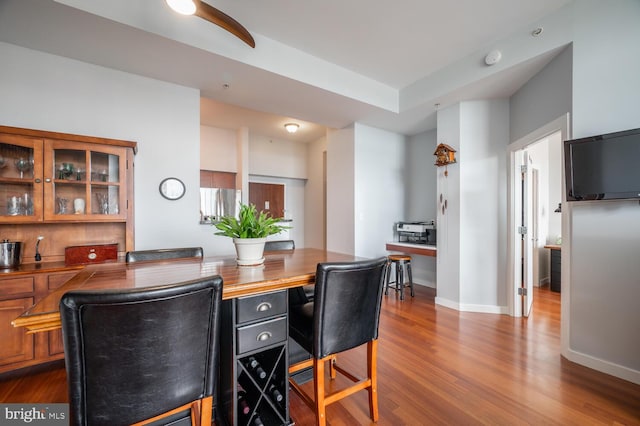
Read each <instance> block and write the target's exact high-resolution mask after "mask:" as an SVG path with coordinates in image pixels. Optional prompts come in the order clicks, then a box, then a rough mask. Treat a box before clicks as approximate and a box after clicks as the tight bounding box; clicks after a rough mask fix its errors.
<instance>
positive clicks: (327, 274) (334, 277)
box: [312, 257, 387, 358]
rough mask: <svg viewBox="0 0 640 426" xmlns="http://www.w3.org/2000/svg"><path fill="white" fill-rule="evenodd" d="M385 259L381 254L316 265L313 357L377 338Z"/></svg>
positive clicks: (349, 347)
mask: <svg viewBox="0 0 640 426" xmlns="http://www.w3.org/2000/svg"><path fill="white" fill-rule="evenodd" d="M386 262H387V259H386V258H385V257H382V258H379V259H374V260H365V261H358V262H348V263H321V264H319V265H318V268H317V271H316V284H315V293H314V299H313V302H312V303H313V305H314V313H313V318H314V325H313V327H314V341H313V353H312V355H313V356H315V357H316V358H324V357H325V356H327V355H330V354H335V353H338V352H342V351H345V350H347V349H351V348H354V347H356V346H360V345H362V344H364V343H366V342H368V341H371V340H373V339H377V338H378V323H379V322H380V305H381V303H382V292H383V284H384V280H383V277H384V268H385V264H386Z"/></svg>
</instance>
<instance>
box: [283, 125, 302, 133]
mask: <svg viewBox="0 0 640 426" xmlns="http://www.w3.org/2000/svg"><path fill="white" fill-rule="evenodd" d="M299 127H300V125H299V124H297V123H287V124H285V125H284V128H285V129H287V132H289V133H295V132H297V131H298V128H299Z"/></svg>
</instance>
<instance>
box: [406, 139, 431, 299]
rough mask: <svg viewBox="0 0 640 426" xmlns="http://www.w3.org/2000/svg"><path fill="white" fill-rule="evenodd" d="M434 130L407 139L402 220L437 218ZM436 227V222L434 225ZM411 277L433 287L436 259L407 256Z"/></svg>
mask: <svg viewBox="0 0 640 426" xmlns="http://www.w3.org/2000/svg"><path fill="white" fill-rule="evenodd" d="M436 145H437V132H436V130H435V129H434V130H429V131H427V132H423V133H420V134H417V135H414V136H410V137H409V138H408V139H407V144H406V154H405V159H404V163H405V171H406V173H405V191H404V193H405V201H404V203H405V216H404V218H403V220H407V221H423V220H431V219H436V217H437V210H438V209H437V204H438V203H437V196H436V193H437V185H436V178H437V172H438V170H437V167H436V166H435V165H434V163H435V156H434V155H433V152H434V151H435V150H436ZM436 226H437V224H436ZM411 269H412V271H413V280H414V282H415V283H417V284H423V285H427V286H429V287H436V258H435V257H431V256H417V255H414V256H412V258H411Z"/></svg>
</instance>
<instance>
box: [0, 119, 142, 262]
mask: <svg viewBox="0 0 640 426" xmlns="http://www.w3.org/2000/svg"><path fill="white" fill-rule="evenodd" d="M136 147H137V144H136V143H135V142H130V141H124V140H115V139H106V138H98V137H92V136H81V135H72V134H63V133H54V132H46V131H39V130H30V129H20V128H15V127H6V126H0V234H1V235H2V238H6V239H9V240H12V241H23V242H24V244H25V246H24V248H23V250H24V251H23V253H24V254H23V259H25V260H23V262H24V261H34V260H33V257H32V255H33V254H35V242H36V241H37V237H38V236H43V237H44V241H43V245H44V246H45V247H46V250H43V253H42V256H43V260H45V261H56V260H62V259H64V248H65V247H66V246H75V245H82V244H105V243H118V251H119V253H121V254H123V253H124V252H126V251H129V250H133V249H134V237H133V217H134V213H133V210H134V205H133V158H134V154H135V152H136ZM79 224H80V226H78V225H79ZM8 225H18V226H8Z"/></svg>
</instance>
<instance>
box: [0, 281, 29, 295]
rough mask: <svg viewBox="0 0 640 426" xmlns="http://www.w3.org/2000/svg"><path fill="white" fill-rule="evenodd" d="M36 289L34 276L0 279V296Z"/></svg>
mask: <svg viewBox="0 0 640 426" xmlns="http://www.w3.org/2000/svg"><path fill="white" fill-rule="evenodd" d="M34 290H35V288H34V284H33V277H24V278H11V279H8V280H0V297H2V296H9V295H11V294H20V293H32V292H33V291H34Z"/></svg>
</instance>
